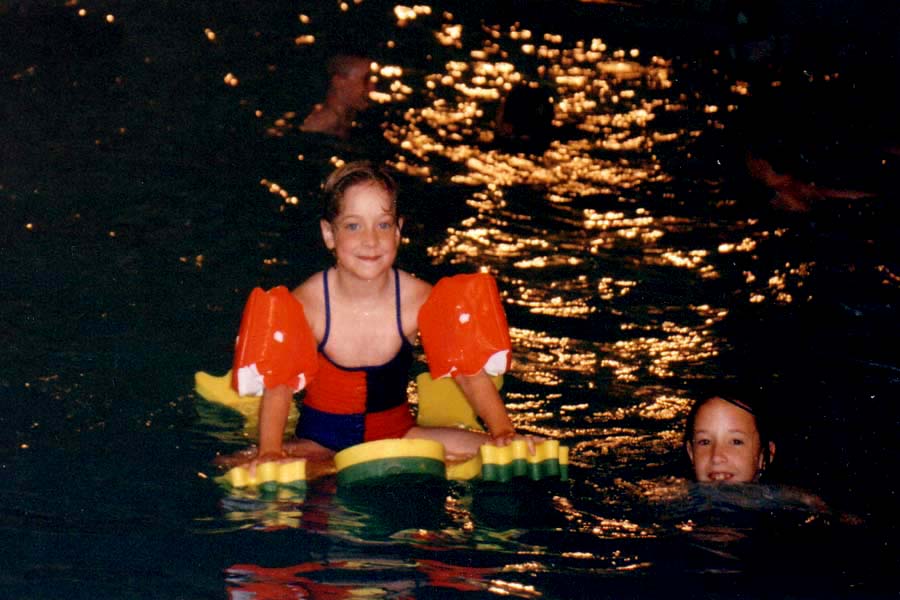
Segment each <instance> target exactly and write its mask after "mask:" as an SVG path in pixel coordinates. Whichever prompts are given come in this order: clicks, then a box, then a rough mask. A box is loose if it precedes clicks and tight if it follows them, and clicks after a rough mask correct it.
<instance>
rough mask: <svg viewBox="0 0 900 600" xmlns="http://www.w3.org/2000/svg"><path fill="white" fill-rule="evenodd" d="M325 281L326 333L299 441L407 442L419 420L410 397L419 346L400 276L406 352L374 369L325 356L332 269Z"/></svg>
mask: <svg viewBox="0 0 900 600" xmlns="http://www.w3.org/2000/svg"><path fill="white" fill-rule="evenodd" d="M322 279H323V282H324V290H325V292H324V293H325V335H324V336H322V341H321V342H320V343H319V346H318V363H319V371H318V375H317V376H316V378H315V379H313V380H312V381H310V382H309V385H308V386H307V388H306V396H305V398H304V400H303V408H302V411H301V416H300V421H299V422H298V423H297V430H296V435H297V437H298V438H304V439H309V440H313V441H314V442H317V443H319V444H321V445H322V446H325V447H326V448H330V449H331V450H335V451H339V450H343V449H344V448H347V447H349V446H353V445H355V444H360V443H362V442H371V441H374V440H381V439H385V438H402V437H403V436H404V435H405V434H406V432H407V431H409V430H410V429H411V428H412V427H413V426H414V425H415V421H414V420H413V416H412V413H411V411H410V406H409V400H408V398H407V396H406V387H407V385H408V382H409V370H410V367H411V366H412V363H413V347H412V344H410V343H409V340H408V339H406V336H405V335H403V326H402V323H401V320H400V275H399V273H397V270H396V269H394V282H395V283H394V290H395V295H396V306H397V333H398V334H399V335H400V340H401V345H400V350H398V351H397V354H396V355H394V357H393V358H392V359H391V360H389V361H388V362H386V363H384V364H382V365H377V366H373V367H344V366H341V365H339V364H337V363H336V362H334V361H333V360H332V359H331V358H329V357H328V354H327V353H326V352H325V344H326V343H327V342H328V334H329V332H330V330H331V304H330V298H329V293H328V271H325V272H324V273H323V277H322Z"/></svg>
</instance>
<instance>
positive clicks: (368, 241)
mask: <svg viewBox="0 0 900 600" xmlns="http://www.w3.org/2000/svg"><path fill="white" fill-rule="evenodd" d="M363 243H364V244H365V245H366V246H375V245H377V244H378V232H377V231H376V230H375V228H373V227H367V228H366V230H365V233H364V234H363Z"/></svg>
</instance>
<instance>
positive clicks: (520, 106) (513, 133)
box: [494, 84, 553, 150]
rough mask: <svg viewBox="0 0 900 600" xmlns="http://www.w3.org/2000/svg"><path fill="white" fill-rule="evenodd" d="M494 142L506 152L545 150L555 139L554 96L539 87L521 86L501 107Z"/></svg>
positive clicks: (515, 89) (518, 86) (512, 92)
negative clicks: (511, 150)
mask: <svg viewBox="0 0 900 600" xmlns="http://www.w3.org/2000/svg"><path fill="white" fill-rule="evenodd" d="M494 134H495V141H496V142H497V144H498V145H499V146H500V147H501V148H503V149H507V150H508V149H518V148H521V149H525V150H542V149H544V148H546V147H547V146H548V145H549V144H550V142H551V141H552V138H553V96H552V95H551V93H550V90H549V89H547V88H546V87H544V86H541V85H536V84H520V85H517V86H516V87H514V88H513V89H512V90H510V92H509V94H508V95H507V96H506V98H504V99H503V102H502V104H501V105H500V110H499V111H498V113H497V119H496V122H495V124H494Z"/></svg>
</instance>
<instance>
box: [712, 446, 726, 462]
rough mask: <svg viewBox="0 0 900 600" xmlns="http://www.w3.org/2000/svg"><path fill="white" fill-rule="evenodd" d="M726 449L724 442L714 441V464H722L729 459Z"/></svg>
mask: <svg viewBox="0 0 900 600" xmlns="http://www.w3.org/2000/svg"><path fill="white" fill-rule="evenodd" d="M724 450H725V446H724V444H717V443H713V445H712V462H713V464H716V465H720V464H722V463H724V462H725V461H726V460H727V458H726V456H725V452H724Z"/></svg>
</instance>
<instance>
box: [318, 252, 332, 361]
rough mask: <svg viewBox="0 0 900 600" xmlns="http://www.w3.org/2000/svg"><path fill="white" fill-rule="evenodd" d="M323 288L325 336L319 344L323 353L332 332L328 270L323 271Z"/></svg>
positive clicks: (319, 349) (319, 348)
mask: <svg viewBox="0 0 900 600" xmlns="http://www.w3.org/2000/svg"><path fill="white" fill-rule="evenodd" d="M322 287H323V288H324V289H325V335H323V336H322V341H321V342H319V347H318V348H317V350H318V351H319V352H323V351H324V350H325V342H327V341H328V333H329V332H330V331H331V298H330V296H329V295H328V269H325V270H324V271H322Z"/></svg>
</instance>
